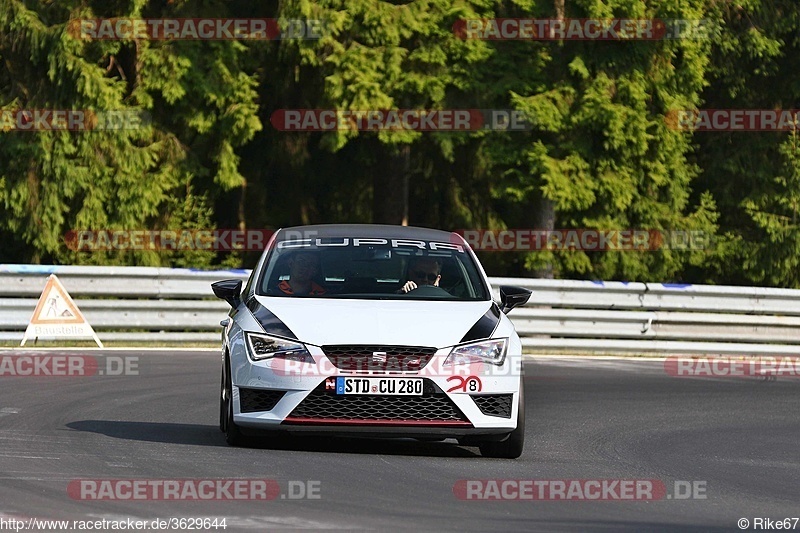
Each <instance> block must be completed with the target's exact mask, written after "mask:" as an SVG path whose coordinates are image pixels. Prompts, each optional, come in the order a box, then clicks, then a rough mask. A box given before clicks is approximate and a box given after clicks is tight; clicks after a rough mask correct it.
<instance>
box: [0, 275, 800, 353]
mask: <svg viewBox="0 0 800 533" xmlns="http://www.w3.org/2000/svg"><path fill="white" fill-rule="evenodd" d="M50 274H56V275H57V276H58V277H59V279H60V280H61V282H62V283H63V284H64V286H65V287H66V289H67V290H68V291H69V292H70V294H71V295H72V297H73V298H74V299H75V301H76V303H77V305H78V307H79V308H80V309H81V311H82V312H83V314H84V315H85V316H86V318H87V320H88V321H89V323H91V324H92V326H93V327H94V328H95V330H96V331H97V334H98V336H99V337H100V339H101V340H103V341H124V342H130V341H144V342H169V343H173V342H214V341H216V340H217V339H218V338H219V333H218V332H219V320H220V319H222V318H224V316H225V314H226V313H227V310H228V307H227V304H226V303H224V302H222V301H220V300H217V299H215V298H214V297H213V295H212V293H211V289H210V284H211V283H212V282H213V281H218V280H220V279H226V278H239V279H243V280H244V279H246V278H247V277H248V275H249V271H245V270H219V271H199V270H191V269H167V268H151V267H80V266H38V265H0V340H5V341H19V340H21V339H22V335H23V332H24V330H25V327H26V326H27V324H28V320H29V319H30V316H31V314H32V313H33V309H34V308H35V306H36V301H37V299H38V297H39V295H40V293H41V291H42V289H43V288H44V284H45V281H46V278H47V276H48V275H50ZM491 282H492V285H493V287H495V290H496V289H497V287H499V286H500V285H520V286H523V287H526V288H529V289H531V290H533V296H532V297H531V300H530V301H529V302H528V304H527V305H526V306H525V307H522V308H518V309H515V310H514V311H512V312H511V314H510V315H509V316H510V318H511V319H512V320H513V321H514V324H515V326H516V328H517V331H518V332H519V334H520V336H521V337H522V341H523V346H525V347H526V349H528V350H532V351H581V352H606V353H615V352H640V353H654V352H655V353H674V354H677V353H681V354H684V353H718V354H747V355H759V354H761V355H767V354H769V355H779V354H784V355H788V354H800V327H798V326H800V290H792V289H771V288H758V287H730V286H710V285H678V284H661V283H624V282H592V281H575V280H544V279H516V278H492V279H491ZM495 295H496V297H498V298H499V295H497V293H496V294H495Z"/></svg>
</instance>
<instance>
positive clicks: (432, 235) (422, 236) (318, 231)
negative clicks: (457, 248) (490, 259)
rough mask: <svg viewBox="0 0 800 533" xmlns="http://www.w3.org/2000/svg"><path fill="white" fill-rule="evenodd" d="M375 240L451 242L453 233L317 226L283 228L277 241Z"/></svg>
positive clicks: (371, 226)
mask: <svg viewBox="0 0 800 533" xmlns="http://www.w3.org/2000/svg"><path fill="white" fill-rule="evenodd" d="M341 237H351V238H352V237H355V238H365V239H369V238H373V239H414V240H422V241H443V242H450V241H451V239H452V238H453V233H451V232H449V231H443V230H438V229H430V228H418V227H414V226H392V225H388V224H317V225H311V226H294V227H291V228H281V229H280V230H279V233H278V235H277V236H276V239H277V240H279V241H284V240H295V239H298V238H323V239H324V238H341Z"/></svg>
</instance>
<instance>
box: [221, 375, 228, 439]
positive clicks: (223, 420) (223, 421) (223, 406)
mask: <svg viewBox="0 0 800 533" xmlns="http://www.w3.org/2000/svg"><path fill="white" fill-rule="evenodd" d="M225 364H226V363H222V372H221V373H220V374H221V376H220V380H219V381H220V385H219V391H220V392H219V430H220V431H221V432H223V433H225V431H226V430H227V425H228V404H226V403H225V396H226V392H225V386H226V384H227V383H226V381H225Z"/></svg>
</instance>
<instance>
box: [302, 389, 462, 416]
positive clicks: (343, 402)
mask: <svg viewBox="0 0 800 533" xmlns="http://www.w3.org/2000/svg"><path fill="white" fill-rule="evenodd" d="M293 418H294V419H298V418H300V419H314V420H320V421H342V422H344V421H347V422H354V423H358V422H359V421H386V422H401V421H408V422H412V423H413V422H442V423H448V422H467V419H466V417H464V415H463V413H461V411H460V410H459V409H458V407H456V406H455V405H454V404H453V402H451V401H450V400H449V399H448V398H447V396H446V395H444V394H433V395H428V396H369V395H336V394H332V393H328V392H324V391H319V390H315V391H313V392H312V393H311V394H309V395H308V396H306V398H305V399H304V400H303V401H302V402H300V405H298V406H297V407H296V408H295V409H294V411H292V413H291V414H290V415H289V417H288V418H287V421H290V422H291V419H293Z"/></svg>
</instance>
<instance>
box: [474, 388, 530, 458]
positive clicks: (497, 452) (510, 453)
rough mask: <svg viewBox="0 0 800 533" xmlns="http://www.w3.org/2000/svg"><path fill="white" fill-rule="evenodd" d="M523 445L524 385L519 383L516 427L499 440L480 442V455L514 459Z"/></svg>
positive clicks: (520, 453) (519, 453)
mask: <svg viewBox="0 0 800 533" xmlns="http://www.w3.org/2000/svg"><path fill="white" fill-rule="evenodd" d="M524 447H525V386H524V382H523V381H520V384H519V409H517V429H515V430H514V431H512V432H511V433H509V434H508V437H506V438H505V439H503V440H501V441H494V442H492V441H487V442H483V443H482V444H480V450H481V455H483V456H484V457H494V458H498V459H516V458H518V457H519V456H520V455H522V449H523V448H524Z"/></svg>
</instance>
